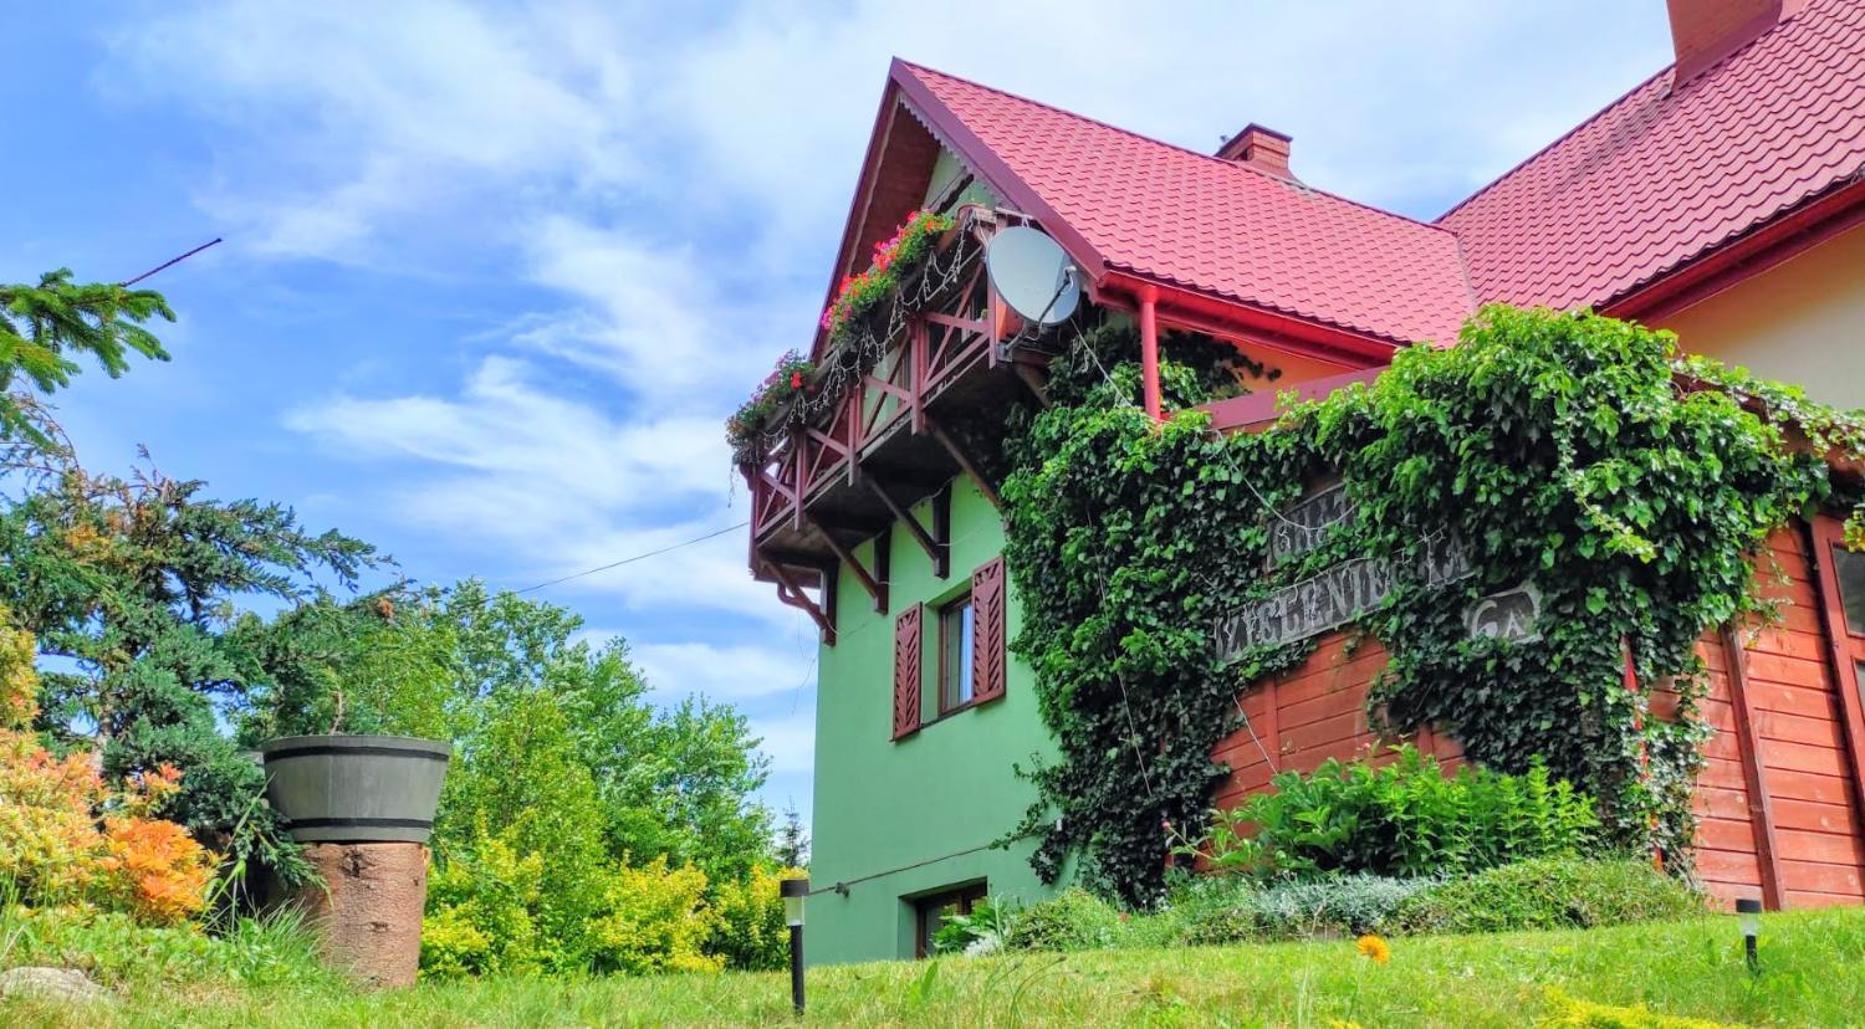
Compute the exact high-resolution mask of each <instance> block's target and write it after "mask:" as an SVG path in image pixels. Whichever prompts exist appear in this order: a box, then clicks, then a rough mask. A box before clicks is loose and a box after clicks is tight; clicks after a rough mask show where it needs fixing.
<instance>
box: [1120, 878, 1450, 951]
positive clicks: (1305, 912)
mask: <svg viewBox="0 0 1865 1029" xmlns="http://www.w3.org/2000/svg"><path fill="white" fill-rule="evenodd" d="M1435 882H1436V880H1433V879H1394V878H1389V877H1385V876H1377V875H1365V874H1357V875H1345V876H1337V877H1333V878H1327V879H1317V880H1312V881H1307V882H1299V881H1296V882H1280V883H1271V884H1268V885H1264V884H1260V883H1257V882H1254V881H1252V880H1250V879H1247V878H1242V877H1237V876H1206V877H1203V878H1201V879H1198V880H1194V881H1192V882H1190V883H1187V884H1184V885H1182V886H1180V887H1178V888H1177V889H1175V890H1174V891H1173V892H1172V894H1171V896H1170V898H1169V900H1168V902H1167V904H1166V905H1165V906H1164V907H1163V908H1162V909H1161V910H1160V911H1159V912H1158V913H1157V914H1154V915H1149V916H1146V917H1145V918H1143V919H1135V923H1136V925H1137V924H1138V923H1142V922H1144V923H1153V922H1169V923H1172V924H1173V927H1172V929H1171V930H1170V939H1169V940H1167V941H1165V942H1166V943H1191V944H1227V943H1243V942H1246V941H1250V940H1260V939H1300V938H1305V937H1314V936H1357V935H1359V934H1362V933H1369V932H1372V933H1390V932H1393V931H1394V930H1395V929H1396V928H1397V920H1396V919H1395V917H1394V915H1395V913H1396V912H1397V911H1398V909H1399V908H1400V906H1401V905H1403V904H1404V903H1405V902H1406V901H1408V900H1410V899H1411V898H1412V897H1414V896H1416V895H1418V894H1419V893H1420V892H1422V891H1424V890H1426V889H1428V888H1430V887H1431V886H1432V885H1433V884H1434V883H1435ZM1134 934H1135V935H1138V936H1143V937H1146V936H1157V935H1159V933H1158V932H1157V931H1151V932H1149V931H1148V929H1147V928H1138V929H1137V930H1136V931H1135V933H1134Z"/></svg>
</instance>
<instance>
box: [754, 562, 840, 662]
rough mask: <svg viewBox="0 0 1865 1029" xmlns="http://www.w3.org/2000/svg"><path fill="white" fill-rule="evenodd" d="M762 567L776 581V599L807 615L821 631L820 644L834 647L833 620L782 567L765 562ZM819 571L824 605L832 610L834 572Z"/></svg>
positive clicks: (787, 570)
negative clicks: (766, 569)
mask: <svg viewBox="0 0 1865 1029" xmlns="http://www.w3.org/2000/svg"><path fill="white" fill-rule="evenodd" d="M764 567H766V568H768V569H770V572H771V576H772V577H773V578H775V579H776V580H777V599H778V600H779V601H782V602H783V603H785V604H787V605H789V606H791V607H794V608H797V609H799V610H801V611H803V612H805V613H807V614H808V615H809V616H810V618H812V619H814V620H815V622H816V627H817V628H819V629H821V630H822V642H823V643H824V644H825V645H827V646H831V647H833V646H835V619H834V618H833V617H831V616H830V614H829V613H828V612H826V611H824V610H823V607H822V606H821V605H818V604H817V603H816V602H815V601H813V600H811V599H810V598H809V594H807V593H805V592H803V587H801V586H799V585H797V581H796V577H795V576H793V575H791V574H790V571H789V569H787V568H786V567H785V566H784V565H781V564H779V563H777V562H775V561H766V562H765V563H764ZM819 571H820V572H821V574H822V595H823V598H824V603H825V604H826V605H828V606H829V607H831V608H833V607H834V604H835V575H834V572H833V570H831V569H827V568H824V569H819Z"/></svg>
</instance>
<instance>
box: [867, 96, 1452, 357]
mask: <svg viewBox="0 0 1865 1029" xmlns="http://www.w3.org/2000/svg"><path fill="white" fill-rule="evenodd" d="M898 68H899V69H900V70H901V71H903V72H904V73H905V74H907V75H909V76H911V77H912V78H913V79H914V80H915V81H917V82H918V83H919V84H921V85H922V86H924V88H925V90H926V91H928V92H929V93H930V95H931V97H932V98H933V99H934V100H935V102H936V104H937V105H938V106H939V107H942V108H944V110H943V111H921V112H919V113H920V114H921V115H922V116H923V117H925V118H926V120H927V121H928V123H929V124H928V127H929V128H931V129H932V130H933V132H934V133H935V134H938V135H944V134H945V133H944V132H942V129H941V125H940V122H941V121H944V120H945V119H947V118H952V119H956V120H957V121H958V122H959V123H961V124H962V126H963V128H965V129H967V130H969V132H970V133H971V134H973V135H975V136H976V138H977V139H978V140H979V141H981V142H982V143H983V144H984V145H985V146H986V147H988V148H989V149H990V151H991V152H992V154H993V155H994V156H995V157H996V158H997V159H998V160H1000V161H1002V162H1003V164H1004V165H1005V166H1006V167H1007V168H1008V169H1009V171H1010V172H1011V173H1012V174H1014V175H1015V176H1016V177H1017V178H1018V179H1020V180H1021V182H1022V184H1023V185H1024V186H1027V187H1028V188H1029V189H1030V190H1033V191H1034V192H1035V194H1036V195H1037V196H1038V197H1040V198H1041V200H1042V201H1043V202H1044V203H1045V204H1047V205H1048V207H1049V208H1050V209H1051V210H1053V211H1054V212H1055V213H1056V214H1057V215H1058V216H1059V217H1060V218H1061V219H1063V220H1064V221H1066V222H1067V223H1068V224H1069V226H1070V227H1071V228H1073V230H1074V231H1075V232H1076V233H1078V234H1079V235H1080V236H1081V238H1082V239H1083V240H1084V241H1085V242H1086V243H1087V245H1088V246H1089V247H1091V248H1092V249H1093V250H1094V251H1095V252H1096V253H1097V255H1098V256H1099V258H1100V259H1101V260H1103V261H1105V262H1106V264H1107V265H1108V267H1110V268H1112V269H1115V270H1119V271H1126V272H1130V273H1132V274H1134V275H1137V276H1142V277H1146V278H1151V279H1155V280H1158V281H1160V282H1163V283H1169V284H1172V285H1176V286H1183V287H1186V288H1189V289H1193V290H1197V291H1200V292H1204V293H1209V294H1214V295H1216V296H1220V297H1225V298H1229V299H1232V300H1239V301H1243V302H1245V303H1249V304H1255V305H1258V306H1261V307H1265V308H1269V309H1271V310H1274V311H1279V312H1282V313H1285V314H1292V315H1296V316H1298V317H1303V318H1308V319H1312V320H1314V321H1319V322H1323V323H1326V324H1329V325H1334V326H1339V327H1342V328H1347V329H1353V330H1356V331H1360V332H1365V333H1371V334H1374V335H1378V336H1382V337H1385V338H1387V339H1390V340H1393V341H1395V342H1400V343H1409V342H1413V341H1416V340H1423V339H1431V340H1441V341H1445V342H1449V341H1451V340H1453V339H1455V338H1456V335H1457V327H1458V325H1459V324H1460V323H1461V322H1462V321H1463V319H1464V317H1465V316H1466V315H1468V314H1469V313H1470V311H1471V310H1472V309H1473V305H1474V301H1473V299H1472V296H1471V293H1470V287H1469V283H1468V282H1467V281H1466V280H1465V278H1464V273H1463V262H1462V260H1461V259H1460V258H1459V256H1458V253H1457V240H1456V238H1455V237H1454V236H1453V235H1452V234H1451V233H1450V232H1447V231H1446V230H1444V229H1442V228H1437V227H1434V226H1431V225H1427V224H1424V223H1422V222H1417V221H1413V220H1411V219H1409V218H1404V217H1400V216H1399V215H1395V214H1390V213H1387V212H1385V211H1380V210H1377V209H1375V208H1371V207H1367V206H1364V205H1362V204H1357V203H1353V202H1351V201H1348V200H1343V199H1341V198H1339V197H1336V196H1332V195H1330V194H1327V193H1323V192H1320V191H1318V190H1314V189H1310V188H1308V187H1306V186H1303V185H1301V184H1299V183H1291V182H1286V181H1283V180H1281V179H1277V178H1275V177H1273V176H1270V175H1266V174H1264V173H1263V172H1260V171H1257V170H1255V169H1252V168H1247V167H1244V166H1242V165H1240V164H1237V163H1235V162H1232V161H1226V160H1221V159H1219V158H1216V157H1212V156H1208V155H1205V154H1200V153H1197V152H1194V151H1191V150H1184V149H1181V148H1179V147H1175V146H1170V145H1168V144H1165V143H1161V142H1158V141H1156V140H1151V139H1147V138H1146V137H1144V136H1139V135H1135V134H1134V133H1131V132H1127V131H1125V130H1122V129H1117V128H1114V127H1113V126H1110V125H1106V124H1103V123H1101V122H1098V121H1094V120H1091V119H1088V118H1083V117H1081V116H1079V115H1075V114H1070V113H1069V112H1067V111H1062V110H1058V109H1056V108H1053V107H1049V106H1046V105H1043V104H1039V103H1036V102H1034V101H1030V100H1025V99H1023V98H1021V97H1016V96H1012V95H1010V94H1008V93H1003V92H1000V91H998V90H995V89H990V88H987V87H985V86H980V85H978V84H976V83H973V82H968V81H966V80H964V79H959V78H954V77H952V76H950V75H945V74H942V73H940V72H936V71H931V70H929V69H926V68H921V67H918V66H915V65H910V64H904V63H902V64H900V65H899V66H898ZM948 129H949V126H948ZM948 142H950V140H948ZM955 149H960V150H961V152H962V148H959V147H955ZM999 185H1000V186H1001V184H999Z"/></svg>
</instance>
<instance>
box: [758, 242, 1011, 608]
mask: <svg viewBox="0 0 1865 1029" xmlns="http://www.w3.org/2000/svg"><path fill="white" fill-rule="evenodd" d="M1003 218H1004V216H1003V215H1000V214H998V213H996V212H992V211H989V210H986V209H983V208H978V207H970V206H968V207H964V208H961V209H960V210H959V212H958V219H957V220H958V224H957V226H956V227H955V228H954V229H953V230H951V231H950V232H949V233H947V234H946V236H944V237H942V238H941V239H940V241H939V244H938V246H937V247H935V249H934V251H933V252H932V253H931V254H930V255H929V256H928V258H927V260H926V261H925V263H924V264H923V265H922V266H921V267H920V268H918V269H916V270H915V272H913V273H912V274H911V275H909V276H908V277H907V279H906V280H905V281H904V282H903V283H902V284H901V287H900V290H899V293H898V295H896V296H895V297H894V298H892V300H891V302H889V303H885V304H883V305H882V308H881V309H880V310H877V311H873V312H870V313H869V314H868V316H867V317H866V318H865V319H864V321H863V323H862V324H861V325H860V326H857V328H856V332H855V334H854V336H853V338H852V339H849V340H848V341H846V342H844V343H843V344H841V345H840V347H839V348H838V350H837V351H834V352H831V353H830V354H828V355H825V357H824V360H823V361H821V362H819V363H820V364H821V366H822V371H821V372H820V373H819V377H818V380H817V382H816V384H815V386H814V387H813V389H814V390H815V392H814V393H813V394H812V396H811V400H810V402H809V409H810V410H811V412H812V415H813V416H812V417H810V418H808V419H805V420H803V421H802V422H801V423H800V424H795V425H793V426H792V427H791V428H789V429H788V430H786V431H784V432H781V433H779V434H777V435H775V436H773V437H767V438H766V439H765V440H764V442H763V444H762V445H761V446H759V447H758V448H757V449H756V450H755V451H754V452H753V453H750V454H747V455H744V459H743V460H742V461H741V463H740V466H739V468H740V471H741V473H742V474H743V475H744V476H745V481H746V483H747V485H748V487H749V489H750V493H751V554H750V561H751V570H752V572H753V574H754V575H756V576H757V577H758V578H760V579H764V580H767V581H772V582H775V583H776V584H777V586H778V595H779V599H781V600H783V601H784V602H785V603H789V604H793V605H794V606H798V607H802V608H804V609H805V610H808V611H809V612H810V613H811V615H812V617H814V618H815V619H816V620H817V622H818V624H819V625H820V626H821V628H822V629H823V634H824V638H825V640H826V641H828V642H831V643H833V642H834V612H833V609H832V600H833V598H832V596H830V594H832V593H833V590H829V589H824V588H823V587H824V585H825V584H832V583H833V582H834V575H835V571H836V568H837V566H838V565H841V564H846V565H850V566H852V568H853V571H854V572H855V574H856V577H857V578H858V579H859V580H861V582H862V584H863V586H864V587H865V588H866V589H867V591H868V593H869V594H870V596H871V598H872V599H873V601H874V604H875V606H876V609H877V610H885V609H886V606H887V602H886V580H887V576H886V570H885V568H871V567H867V566H866V565H864V564H862V563H861V562H859V561H857V560H856V559H855V556H854V553H853V550H854V547H855V545H856V544H858V543H859V542H860V541H861V540H863V539H866V538H868V537H870V536H873V535H876V534H878V533H881V532H887V531H891V530H892V528H893V527H894V526H895V525H899V526H900V527H901V528H902V530H903V531H905V532H907V533H908V534H909V536H910V537H911V538H913V540H914V541H915V542H916V543H918V544H919V545H920V546H921V547H922V548H923V549H925V550H926V551H927V553H928V555H929V556H930V557H931V558H932V560H933V562H934V565H935V568H936V569H937V570H938V571H939V572H940V574H942V575H943V574H945V573H946V572H947V571H948V569H946V568H945V567H944V565H945V549H946V545H947V542H948V541H947V539H946V538H945V535H946V531H945V526H944V525H943V524H941V523H943V522H944V520H945V519H944V515H943V511H944V506H943V504H944V501H943V499H942V494H940V489H941V487H942V486H943V485H944V484H945V483H946V482H948V481H950V480H951V479H952V478H953V477H954V476H956V475H959V474H964V475H967V476H970V477H971V478H972V479H973V480H974V481H975V482H976V483H977V484H978V485H979V487H980V488H981V489H982V490H983V491H984V493H985V495H986V496H987V497H989V498H990V499H991V500H992V502H993V503H995V502H996V500H997V497H996V487H995V483H994V482H993V479H992V476H991V472H990V468H989V465H990V462H989V461H988V460H982V459H981V455H980V454H978V453H974V452H973V450H974V449H975V448H970V447H967V446H966V445H965V443H964V442H963V440H964V438H966V436H967V435H968V434H967V433H962V432H961V433H955V432H954V431H952V428H951V426H952V425H957V424H961V423H966V422H969V421H973V420H975V419H977V418H978V417H980V416H988V417H990V418H993V419H1001V417H1002V415H1003V413H1004V412H1005V411H1006V410H1007V409H1008V406H1009V405H1010V404H1013V403H1018V402H1022V400H1023V397H1022V396H1020V395H1019V394H1021V393H1023V391H1024V390H1025V389H1026V388H1031V389H1033V388H1034V384H1035V383H1036V382H1038V381H1039V379H1038V378H1037V377H1036V376H1035V369H1036V368H1039V367H1040V366H1041V365H1042V364H1044V363H1046V361H1047V358H1046V357H1045V356H1043V355H1042V354H1041V353H1040V352H1039V351H1038V349H1037V348H1035V347H1031V346H1027V345H1022V344H1023V343H1025V342H1026V336H1027V335H1028V334H1026V333H1024V332H1023V329H1024V326H1023V325H1022V323H1021V321H1020V319H1018V317H1017V316H1016V314H1015V313H1014V312H1012V311H1011V310H1010V309H1009V308H1008V307H1006V306H1005V305H1004V304H1003V303H1002V302H1001V301H1000V300H999V299H998V297H997V295H996V294H995V292H994V291H993V290H992V289H991V287H990V280H989V276H988V275H986V274H985V266H984V248H985V245H986V244H987V243H988V242H989V240H990V238H991V236H992V234H993V233H995V232H996V230H997V228H998V226H999V225H1000V224H1001V223H1002V222H1003ZM1025 384H1028V386H1027V387H1026V385H1025ZM993 435H994V434H993ZM929 496H931V497H934V504H933V507H934V514H933V517H932V518H930V519H927V520H922V519H918V518H915V517H913V515H912V512H911V508H912V507H913V505H914V504H916V503H918V502H919V501H921V500H924V499H926V498H927V497H929ZM885 549H886V548H885V547H879V548H877V550H885ZM882 560H885V559H884V558H883V559H882ZM811 587H814V588H816V589H817V590H818V591H819V594H820V597H821V599H820V600H819V601H815V600H811V598H810V597H809V595H808V593H807V592H806V589H807V588H811Z"/></svg>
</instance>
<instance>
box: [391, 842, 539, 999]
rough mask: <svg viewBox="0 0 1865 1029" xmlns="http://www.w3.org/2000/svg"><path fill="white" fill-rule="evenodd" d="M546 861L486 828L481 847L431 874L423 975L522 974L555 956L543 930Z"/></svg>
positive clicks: (424, 927) (423, 924)
mask: <svg viewBox="0 0 1865 1029" xmlns="http://www.w3.org/2000/svg"><path fill="white" fill-rule="evenodd" d="M543 879H544V859H543V857H542V856H540V855H538V854H535V853H533V854H528V855H525V856H524V857H523V858H520V857H519V856H518V854H517V853H516V852H515V851H514V850H513V849H512V847H511V846H510V845H508V844H507V843H505V842H504V841H502V840H499V839H496V838H493V837H491V836H490V835H488V834H487V833H486V832H485V828H484V826H483V825H481V826H480V833H479V838H478V841H477V844H476V846H474V847H473V848H472V849H471V850H470V851H466V852H462V853H456V854H455V855H453V856H452V857H450V858H449V859H448V860H447V861H446V862H445V863H443V864H441V865H440V866H439V867H438V868H437V869H436V870H435V872H434V874H433V875H432V876H430V877H429V879H428V888H427V916H426V917H425V918H424V919H423V920H422V922H421V974H422V975H423V976H425V977H429V978H442V979H445V978H454V977H457V976H463V975H490V974H507V975H523V974H526V973H530V972H536V971H538V970H540V969H541V968H542V967H543V966H544V965H545V964H546V963H547V962H548V961H549V960H550V958H551V957H552V956H553V955H552V954H550V953H549V952H547V950H546V949H545V948H546V946H547V943H546V941H545V940H544V939H543V938H542V935H541V933H540V932H539V929H538V924H537V923H538V908H539V902H540V900H541V898H542V883H543Z"/></svg>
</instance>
